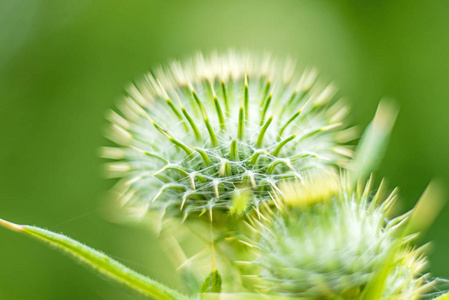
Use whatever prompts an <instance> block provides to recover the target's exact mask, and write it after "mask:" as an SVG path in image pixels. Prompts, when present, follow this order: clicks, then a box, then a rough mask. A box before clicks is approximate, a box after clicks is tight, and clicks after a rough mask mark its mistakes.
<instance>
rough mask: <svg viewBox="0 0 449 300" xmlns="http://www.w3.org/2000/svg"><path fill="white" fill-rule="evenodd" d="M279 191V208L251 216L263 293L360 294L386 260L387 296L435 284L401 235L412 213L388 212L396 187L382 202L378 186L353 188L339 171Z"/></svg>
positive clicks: (408, 294) (414, 295)
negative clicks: (391, 215)
mask: <svg viewBox="0 0 449 300" xmlns="http://www.w3.org/2000/svg"><path fill="white" fill-rule="evenodd" d="M287 186H288V187H287ZM336 187H337V188H336ZM281 191H282V193H283V195H282V196H281V197H280V198H277V200H276V205H278V206H281V209H280V210H278V211H277V212H275V213H273V217H272V218H271V219H270V220H269V221H267V222H265V223H264V224H262V223H261V222H257V220H256V219H254V220H253V221H252V223H253V225H252V226H254V227H255V231H256V232H257V233H258V238H256V240H255V241H254V242H253V244H254V245H255V246H254V247H255V248H256V249H257V251H256V252H257V256H256V258H255V260H254V263H255V264H256V265H258V266H259V268H260V273H259V276H258V277H257V278H258V279H257V281H260V282H259V284H260V286H261V289H262V290H263V291H264V292H269V293H275V294H282V295H287V296H292V297H306V298H312V299H361V298H360V296H361V295H362V293H363V292H364V289H366V288H368V287H369V285H370V284H372V283H373V281H375V280H377V279H378V278H377V277H376V276H377V275H378V274H379V272H382V271H383V270H385V267H386V266H388V267H389V269H387V273H386V274H387V277H386V282H385V285H384V288H383V290H382V293H381V295H382V296H381V299H402V300H406V299H407V300H408V299H418V298H419V296H420V295H421V294H422V293H423V292H425V289H426V288H427V287H429V286H430V284H426V276H425V275H424V276H423V275H422V274H421V272H422V270H423V268H424V266H425V263H426V259H425V257H424V256H423V251H422V249H414V248H413V247H412V246H410V245H409V241H410V239H411V236H405V237H404V236H403V234H401V233H402V230H403V226H402V224H404V222H405V220H406V216H407V215H403V216H400V217H397V218H395V219H392V220H388V219H387V214H388V211H389V209H390V207H391V205H392V203H393V202H394V199H395V198H396V195H395V193H394V192H393V193H392V194H391V195H390V196H389V197H388V198H387V199H386V200H385V201H384V202H383V203H382V204H380V205H379V204H378V203H379V202H380V201H381V200H382V199H381V197H382V196H381V192H380V190H379V191H378V192H377V193H376V194H374V195H373V194H372V192H371V191H370V187H369V184H368V185H367V186H366V188H365V189H364V190H363V189H359V190H358V191H353V189H351V188H349V187H348V185H346V184H344V183H341V182H340V179H339V178H338V177H336V176H334V175H332V176H324V177H318V179H312V180H311V179H306V180H304V181H303V182H302V183H300V184H294V185H291V184H288V185H284V187H281ZM304 193H305V194H306V197H304ZM295 198H296V199H295ZM310 199H314V201H310ZM304 200H307V201H306V202H304ZM282 205H285V208H282ZM250 221H251V220H250ZM390 259H391V260H390ZM363 299H365V298H363ZM370 299H371V298H370Z"/></svg>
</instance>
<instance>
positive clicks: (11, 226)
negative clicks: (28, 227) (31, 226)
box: [0, 219, 23, 231]
mask: <svg viewBox="0 0 449 300" xmlns="http://www.w3.org/2000/svg"><path fill="white" fill-rule="evenodd" d="M0 226H3V227H5V228H7V229H9V230H12V231H22V230H23V226H22V225H18V224H15V223H11V222H8V221H6V220H3V219H0Z"/></svg>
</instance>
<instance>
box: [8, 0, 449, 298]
mask: <svg viewBox="0 0 449 300" xmlns="http://www.w3.org/2000/svg"><path fill="white" fill-rule="evenodd" d="M448 13H449V2H448V1H444V0H441V1H437V0H426V1H410V0H398V1H394V0H385V1H363V0H353V1H337V0H334V1H315V0H309V1H299V0H277V1H269V0H250V1H240V0H227V1H211V0H202V1H199V0H194V1H152V0H131V1H119V0H108V1H106V0H103V1H102V0H91V1H87V0H78V1H60V0H14V1H13V0H1V1H0V217H1V218H5V219H8V220H11V221H14V222H18V223H26V224H36V225H39V226H42V227H46V228H48V229H50V230H54V231H58V232H64V233H66V234H67V235H69V236H71V237H73V238H76V239H78V240H80V241H83V242H85V243H87V244H88V245H90V246H93V247H95V248H98V249H102V250H103V251H105V252H106V253H108V254H111V255H112V256H113V257H115V258H117V259H119V260H120V261H123V262H124V263H126V264H127V265H129V266H131V267H133V268H135V269H137V270H139V271H141V272H143V273H145V274H148V275H150V276H152V277H154V278H156V279H158V280H161V281H163V282H165V283H167V284H169V285H171V286H174V287H176V286H177V285H178V284H179V281H178V279H177V277H176V275H174V274H175V273H174V268H173V266H171V265H170V263H168V259H167V257H166V256H165V254H164V253H163V251H161V250H160V249H159V248H158V246H157V240H156V238H155V237H154V236H153V235H152V234H150V233H149V232H148V231H146V230H144V229H137V228H132V227H126V226H120V225H116V224H112V223H110V222H108V221H107V220H105V219H104V218H103V217H102V214H101V206H102V204H101V203H102V201H103V199H104V195H105V192H106V191H107V189H108V188H109V187H110V186H111V184H112V182H110V181H107V180H104V179H102V176H101V160H100V159H99V158H97V149H98V147H99V146H101V145H102V144H104V143H105V139H104V138H103V131H104V128H105V126H106V122H105V120H104V113H105V111H106V110H107V109H109V108H111V107H113V105H114V103H115V102H116V101H117V99H119V98H120V96H121V95H122V93H123V86H125V84H126V83H127V82H128V81H130V80H133V79H135V78H137V77H138V76H139V75H140V74H141V73H143V72H145V71H148V70H149V69H150V68H152V67H153V66H157V65H158V64H161V63H164V62H166V61H168V60H169V59H171V58H184V57H188V56H189V55H191V54H194V53H195V52H196V51H197V50H201V51H204V52H208V51H212V50H215V49H217V50H224V49H227V48H229V47H234V48H237V49H240V48H244V49H249V50H267V51H270V52H273V53H275V54H278V55H280V56H282V55H291V56H292V57H294V58H296V59H297V60H298V62H299V63H300V65H303V66H311V65H313V66H317V67H318V68H319V69H320V70H321V74H322V76H323V77H324V78H326V79H328V80H333V81H334V82H335V83H337V85H339V86H340V94H341V95H345V96H346V98H347V100H348V102H349V103H350V104H351V105H352V120H351V122H352V124H362V125H363V126H366V125H367V124H368V122H369V121H370V119H371V117H372V116H373V114H374V112H375V109H376V106H377V103H378V101H379V100H380V99H381V98H382V97H384V96H389V97H391V98H394V99H396V101H397V103H398V104H399V105H400V115H399V118H398V121H397V124H396V127H395V129H394V133H393V136H392V139H391V143H390V145H389V148H388V152H387V154H386V156H385V159H384V160H383V163H382V165H381V168H380V170H379V172H378V173H377V178H380V177H382V176H386V177H387V178H388V182H389V184H390V187H394V186H399V187H400V190H401V196H402V202H401V203H402V206H401V207H400V209H401V210H402V211H405V210H407V209H409V208H411V207H412V206H413V204H414V203H415V202H416V201H417V199H418V198H419V196H420V194H421V193H422V191H423V190H424V189H425V187H426V185H427V184H428V183H429V181H430V180H431V178H434V177H439V178H442V180H443V181H444V182H445V184H446V186H447V188H448V189H449V159H448V157H447V156H448V154H449V133H448V129H449V117H448V113H449V18H448ZM424 240H432V241H433V247H432V251H431V254H430V262H431V265H430V271H432V273H433V275H435V276H439V277H446V278H449V258H448V256H447V253H449V209H448V207H446V208H445V209H444V210H442V211H441V214H440V216H439V218H438V219H437V220H436V222H435V223H434V226H433V227H432V229H431V230H430V231H429V232H428V233H427V234H426V236H425V237H424ZM0 299H8V300H15V299H33V300H39V299H45V300H51V299H112V300H114V299H117V300H118V299H135V295H133V294H130V293H128V292H127V291H123V290H122V289H120V288H118V287H116V286H114V285H112V284H110V283H108V282H106V281H104V280H103V279H101V278H98V277H97V276H96V275H95V274H93V273H91V272H89V271H88V270H86V269H84V268H83V267H81V266H79V265H77V264H76V263H74V262H73V261H72V260H70V259H68V258H67V257H65V256H63V255H61V254H60V253H59V252H56V251H54V250H52V249H49V248H48V247H47V246H44V245H42V244H39V243H37V242H36V241H34V240H31V239H28V238H27V237H24V236H21V235H17V234H15V233H12V232H8V231H6V230H4V229H1V228H0Z"/></svg>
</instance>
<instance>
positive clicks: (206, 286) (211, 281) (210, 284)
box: [201, 270, 222, 293]
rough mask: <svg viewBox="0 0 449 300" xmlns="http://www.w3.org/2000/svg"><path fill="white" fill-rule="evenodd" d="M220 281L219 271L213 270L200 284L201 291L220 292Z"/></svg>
mask: <svg viewBox="0 0 449 300" xmlns="http://www.w3.org/2000/svg"><path fill="white" fill-rule="evenodd" d="M221 283H222V280H221V275H220V273H218V271H217V270H213V271H212V272H210V274H209V276H207V278H206V279H205V280H204V282H203V284H202V285H201V293H220V292H221Z"/></svg>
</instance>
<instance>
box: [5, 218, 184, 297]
mask: <svg viewBox="0 0 449 300" xmlns="http://www.w3.org/2000/svg"><path fill="white" fill-rule="evenodd" d="M0 226H3V227H5V228H7V229H10V230H12V231H16V232H21V233H24V234H26V235H28V236H31V237H33V238H36V239H38V240H40V241H42V242H44V243H46V244H47V245H50V246H53V247H55V248H56V249H58V250H61V251H63V252H65V253H67V254H68V255H69V256H71V257H72V258H74V259H75V260H77V261H79V262H80V263H81V264H83V265H85V266H87V267H89V268H91V269H93V270H94V271H95V272H96V273H100V274H102V275H104V276H106V277H107V278H109V279H112V280H113V281H115V282H118V283H120V284H123V285H125V286H127V287H129V288H131V289H132V290H134V291H137V292H139V293H141V294H143V295H146V296H148V297H149V298H151V299H153V298H154V299H162V300H166V299H167V300H169V299H176V300H180V299H188V298H187V297H185V296H183V295H181V294H179V293H178V292H176V291H174V290H172V289H170V288H168V287H166V286H164V285H163V284H161V283H159V282H157V281H154V280H152V279H150V278H148V277H146V276H143V275H141V274H139V273H137V272H135V271H133V270H131V269H129V268H128V267H126V266H124V265H122V264H121V263H119V262H118V261H116V260H114V259H112V258H110V257H108V256H107V255H105V254H104V253H102V252H100V251H98V250H94V249H92V248H90V247H88V246H86V245H84V244H81V243H80V242H77V241H75V240H73V239H71V238H69V237H67V236H65V235H62V234H58V233H54V232H51V231H48V230H45V229H42V228H39V227H35V226H28V225H18V224H14V223H11V222H8V221H5V220H2V219H0Z"/></svg>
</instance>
